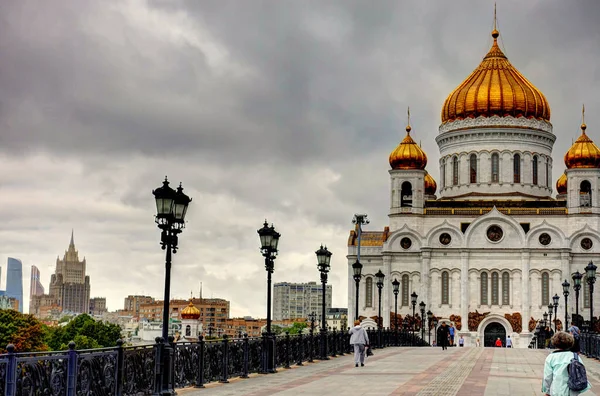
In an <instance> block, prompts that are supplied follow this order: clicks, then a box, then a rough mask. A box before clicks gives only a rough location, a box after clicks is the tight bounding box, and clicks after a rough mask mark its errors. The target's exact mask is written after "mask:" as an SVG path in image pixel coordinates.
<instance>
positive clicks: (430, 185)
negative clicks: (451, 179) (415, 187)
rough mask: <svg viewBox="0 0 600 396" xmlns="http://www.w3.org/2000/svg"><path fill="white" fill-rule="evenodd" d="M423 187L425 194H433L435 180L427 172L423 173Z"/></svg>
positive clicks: (435, 186)
mask: <svg viewBox="0 0 600 396" xmlns="http://www.w3.org/2000/svg"><path fill="white" fill-rule="evenodd" d="M424 187H425V194H426V195H435V190H437V183H436V182H435V180H434V178H433V177H431V175H430V174H429V172H428V173H426V174H425V181H424Z"/></svg>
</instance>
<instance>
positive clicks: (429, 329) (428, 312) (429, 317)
mask: <svg viewBox="0 0 600 396" xmlns="http://www.w3.org/2000/svg"><path fill="white" fill-rule="evenodd" d="M432 318H433V312H431V310H429V311H427V331H428V333H429V335H428V336H427V338H428V341H427V342H429V345H431V319H432Z"/></svg>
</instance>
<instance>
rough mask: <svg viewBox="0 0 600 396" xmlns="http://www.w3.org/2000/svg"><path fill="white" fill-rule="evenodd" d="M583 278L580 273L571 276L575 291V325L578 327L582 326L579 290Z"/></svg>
mask: <svg viewBox="0 0 600 396" xmlns="http://www.w3.org/2000/svg"><path fill="white" fill-rule="evenodd" d="M581 278H583V274H581V273H580V272H579V271H576V272H574V273H573V274H571V279H573V291H575V318H576V322H575V324H576V325H577V326H581V323H580V321H579V290H581Z"/></svg>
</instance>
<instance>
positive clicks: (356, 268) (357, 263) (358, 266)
mask: <svg viewBox="0 0 600 396" xmlns="http://www.w3.org/2000/svg"><path fill="white" fill-rule="evenodd" d="M362 268H363V266H362V264H361V263H360V261H358V260H356V261H355V262H354V264H352V272H353V273H354V275H353V277H354V285H355V288H356V300H355V301H354V303H355V304H354V320H358V301H359V293H358V289H359V287H360V277H361V272H362Z"/></svg>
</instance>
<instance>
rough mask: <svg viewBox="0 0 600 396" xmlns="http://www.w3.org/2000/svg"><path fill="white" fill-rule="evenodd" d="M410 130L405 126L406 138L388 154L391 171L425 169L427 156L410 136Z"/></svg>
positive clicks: (408, 126)
mask: <svg viewBox="0 0 600 396" xmlns="http://www.w3.org/2000/svg"><path fill="white" fill-rule="evenodd" d="M411 130H412V128H411V127H410V124H409V125H407V126H406V137H405V138H404V140H402V142H400V144H399V145H398V147H396V149H395V150H394V151H392V153H391V154H390V166H391V167H392V169H403V170H407V169H425V166H426V165H427V155H425V152H424V151H423V150H422V149H421V147H419V145H418V144H417V143H416V142H415V141H414V140H413V138H412V137H411V136H410V131H411Z"/></svg>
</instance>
